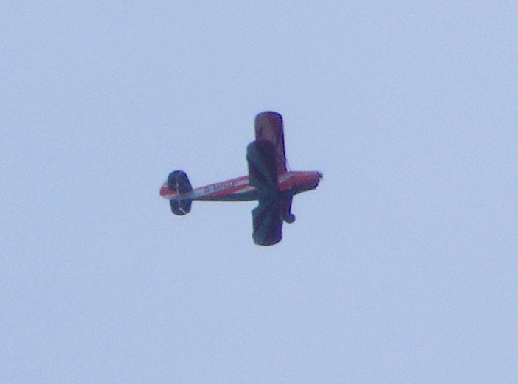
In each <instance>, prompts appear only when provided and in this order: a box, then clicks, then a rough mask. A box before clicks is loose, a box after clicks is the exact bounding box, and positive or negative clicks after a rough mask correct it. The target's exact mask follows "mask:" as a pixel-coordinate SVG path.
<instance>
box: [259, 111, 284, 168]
mask: <svg viewBox="0 0 518 384" xmlns="http://www.w3.org/2000/svg"><path fill="white" fill-rule="evenodd" d="M254 125H255V140H256V141H259V140H266V141H269V142H270V143H271V144H272V145H273V148H274V152H275V162H276V165H277V175H282V174H283V173H286V153H285V149H284V132H283V129H282V116H281V115H280V114H279V113H276V112H262V113H259V114H258V115H257V116H256V117H255V124H254Z"/></svg>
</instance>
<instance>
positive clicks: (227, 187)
mask: <svg viewBox="0 0 518 384" xmlns="http://www.w3.org/2000/svg"><path fill="white" fill-rule="evenodd" d="M321 178H322V173H320V172H318V171H288V172H286V173H283V174H282V175H280V176H279V177H278V185H279V190H280V191H281V192H284V193H290V194H293V195H295V194H297V193H301V192H304V191H309V190H312V189H315V188H316V187H317V186H318V183H319V182H320V179H321ZM160 196H162V197H163V198H164V199H177V200H183V199H190V200H193V201H194V200H195V201H253V200H258V198H259V196H258V193H257V189H256V188H255V187H252V186H251V185H250V184H249V180H248V176H241V177H238V178H235V179H231V180H226V181H223V182H220V183H214V184H209V185H206V186H204V187H199V188H196V189H194V190H192V191H191V192H187V193H177V192H175V191H171V190H170V189H169V188H168V186H167V181H166V182H165V183H164V184H163V185H162V187H161V188H160Z"/></svg>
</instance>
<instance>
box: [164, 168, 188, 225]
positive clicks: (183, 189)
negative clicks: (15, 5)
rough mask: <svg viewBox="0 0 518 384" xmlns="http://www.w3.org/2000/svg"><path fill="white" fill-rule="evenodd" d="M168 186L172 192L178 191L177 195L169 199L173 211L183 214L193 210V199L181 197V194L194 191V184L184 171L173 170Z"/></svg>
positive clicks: (176, 213)
mask: <svg viewBox="0 0 518 384" xmlns="http://www.w3.org/2000/svg"><path fill="white" fill-rule="evenodd" d="M167 187H168V188H169V190H171V192H177V195H176V196H177V197H173V198H172V199H170V200H169V204H170V206H171V212H173V214H175V215H179V216H183V215H186V214H188V213H189V212H190V211H191V204H192V200H191V199H190V198H180V196H179V195H180V194H186V193H189V192H192V186H191V183H190V181H189V178H188V177H187V174H186V173H185V172H184V171H173V172H171V173H170V174H169V176H168V177H167Z"/></svg>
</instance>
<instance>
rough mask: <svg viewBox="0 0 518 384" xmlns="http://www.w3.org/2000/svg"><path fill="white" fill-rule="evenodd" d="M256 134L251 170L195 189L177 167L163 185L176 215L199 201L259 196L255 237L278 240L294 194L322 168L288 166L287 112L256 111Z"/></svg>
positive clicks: (290, 218) (249, 155)
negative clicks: (285, 136)
mask: <svg viewBox="0 0 518 384" xmlns="http://www.w3.org/2000/svg"><path fill="white" fill-rule="evenodd" d="M254 125H255V140H254V141H252V142H251V143H250V144H249V145H248V147H247V149H246V160H247V161H248V176H241V177H238V178H235V179H231V180H227V181H223V182H220V183H215V184H210V185H206V186H204V187H199V188H196V189H193V188H192V186H191V183H190V182H189V179H188V177H187V174H186V173H185V172H184V171H180V170H178V171H173V172H171V173H170V174H169V176H168V178H167V180H166V181H165V182H164V184H163V185H162V187H161V188H160V196H162V197H163V198H165V199H168V200H169V204H170V206H171V211H172V212H173V214H175V215H180V216H182V215H186V214H187V213H189V212H190V211H191V204H192V202H193V201H254V200H256V201H258V202H259V204H258V205H257V207H256V208H254V209H253V211H252V223H253V235H252V237H253V240H254V243H255V244H257V245H274V244H277V243H278V242H279V241H281V239H282V224H283V222H286V223H293V222H294V221H295V215H293V214H292V213H291V203H292V200H293V196H295V195H296V194H298V193H301V192H305V191H309V190H312V189H315V188H316V187H317V186H318V183H319V182H320V179H321V178H322V173H320V172H318V171H289V170H288V169H287V166H286V153H285V148H284V132H283V124H282V116H281V115H280V114H279V113H276V112H262V113H259V114H258V115H257V116H256V117H255V124H254Z"/></svg>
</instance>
